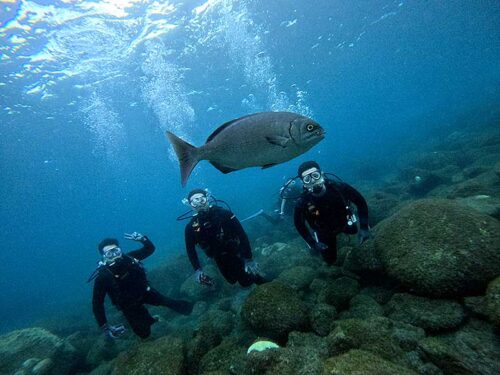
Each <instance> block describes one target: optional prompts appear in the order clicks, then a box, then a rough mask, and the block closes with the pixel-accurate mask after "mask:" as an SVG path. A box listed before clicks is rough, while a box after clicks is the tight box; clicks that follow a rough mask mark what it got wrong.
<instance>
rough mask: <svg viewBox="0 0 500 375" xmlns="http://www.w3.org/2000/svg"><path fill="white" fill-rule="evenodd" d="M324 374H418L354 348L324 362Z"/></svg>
mask: <svg viewBox="0 0 500 375" xmlns="http://www.w3.org/2000/svg"><path fill="white" fill-rule="evenodd" d="M321 374H322V375H340V374H356V375H368V374H376V375H401V374H405V375H417V374H418V372H415V371H413V370H411V369H409V368H408V367H404V366H400V365H397V364H395V363H393V362H391V361H388V360H386V359H384V358H381V357H380V356H378V355H376V354H373V353H370V352H368V351H365V350H359V349H353V350H350V351H348V352H347V353H344V354H341V355H339V356H336V357H332V358H329V359H328V360H326V361H325V362H324V364H323V370H322V372H321Z"/></svg>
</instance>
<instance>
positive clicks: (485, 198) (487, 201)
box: [457, 195, 500, 220]
mask: <svg viewBox="0 0 500 375" xmlns="http://www.w3.org/2000/svg"><path fill="white" fill-rule="evenodd" d="M457 201H458V202H459V203H460V204H462V205H464V206H467V207H470V208H473V209H475V210H476V211H479V212H481V213H482V214H485V215H489V216H492V217H494V218H495V219H497V220H500V197H492V196H490V195H474V196H472V197H466V198H459V199H457Z"/></svg>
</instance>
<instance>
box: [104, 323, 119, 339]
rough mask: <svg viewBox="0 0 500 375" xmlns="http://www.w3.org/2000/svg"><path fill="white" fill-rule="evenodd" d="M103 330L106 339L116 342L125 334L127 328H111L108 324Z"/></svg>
mask: <svg viewBox="0 0 500 375" xmlns="http://www.w3.org/2000/svg"><path fill="white" fill-rule="evenodd" d="M101 328H102V330H103V332H104V335H105V336H106V338H108V339H110V340H115V339H117V338H119V337H120V336H121V335H123V334H124V333H125V327H124V326H123V324H119V325H116V326H110V325H109V324H108V323H106V324H104V325H103V326H102V327H101Z"/></svg>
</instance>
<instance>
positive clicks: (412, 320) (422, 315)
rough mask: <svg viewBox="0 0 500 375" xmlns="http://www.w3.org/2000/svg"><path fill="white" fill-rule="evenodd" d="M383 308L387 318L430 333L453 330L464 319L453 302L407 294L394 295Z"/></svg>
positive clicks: (460, 310)
mask: <svg viewBox="0 0 500 375" xmlns="http://www.w3.org/2000/svg"><path fill="white" fill-rule="evenodd" d="M385 308H386V313H387V317H388V318H390V319H392V320H397V321H400V322H403V323H408V324H412V325H414V326H418V327H421V328H423V329H424V330H426V331H430V332H437V331H444V330H451V329H454V328H456V327H458V325H460V323H462V321H463V320H464V319H465V312H464V309H463V307H462V305H460V304H459V303H457V302H455V301H450V300H441V299H439V300H438V299H429V298H425V297H419V296H414V295H411V294H407V293H398V294H395V295H394V296H393V297H392V298H391V300H390V301H389V303H388V304H387V305H386V306H385Z"/></svg>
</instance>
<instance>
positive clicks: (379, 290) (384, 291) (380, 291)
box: [359, 286, 394, 305]
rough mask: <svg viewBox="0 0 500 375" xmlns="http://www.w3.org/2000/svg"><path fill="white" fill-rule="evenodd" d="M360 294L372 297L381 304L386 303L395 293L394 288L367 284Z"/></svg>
mask: <svg viewBox="0 0 500 375" xmlns="http://www.w3.org/2000/svg"><path fill="white" fill-rule="evenodd" d="M359 294H360V295H366V296H369V297H372V298H373V299H374V300H375V301H377V303H378V304H380V305H385V304H386V303H387V302H389V301H390V300H391V298H392V296H393V295H394V290H392V289H389V288H385V287H381V286H367V287H365V288H363V289H361V291H360V292H359Z"/></svg>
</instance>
